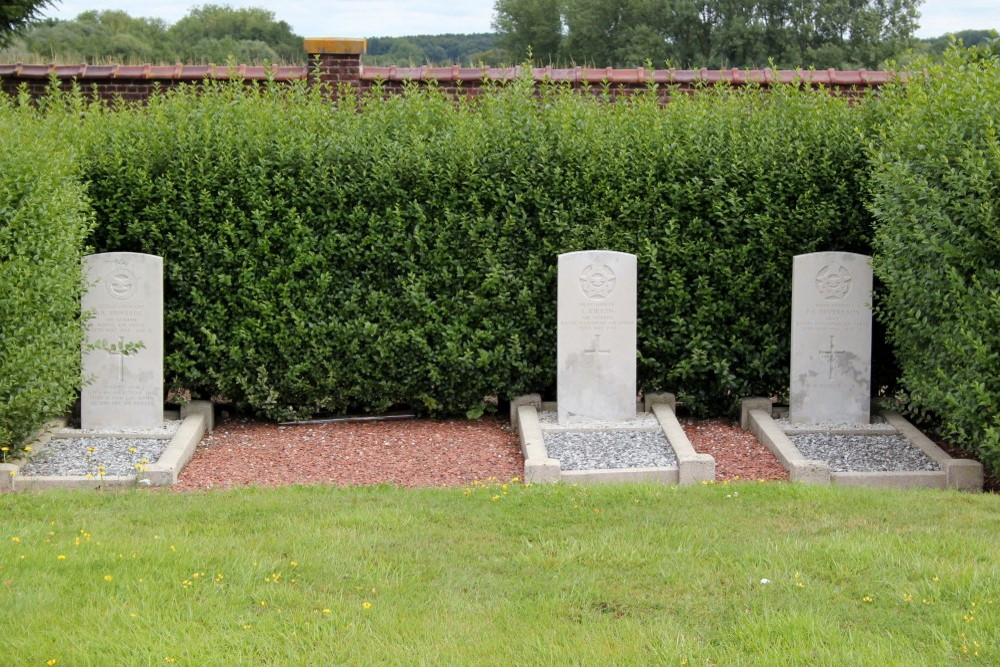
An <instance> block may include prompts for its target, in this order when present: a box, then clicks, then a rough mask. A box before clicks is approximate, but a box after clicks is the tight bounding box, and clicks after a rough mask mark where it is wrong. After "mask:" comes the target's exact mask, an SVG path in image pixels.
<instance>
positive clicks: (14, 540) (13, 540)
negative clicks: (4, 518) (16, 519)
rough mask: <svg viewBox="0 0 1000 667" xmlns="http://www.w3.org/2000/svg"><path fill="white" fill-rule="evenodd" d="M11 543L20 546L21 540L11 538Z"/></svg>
mask: <svg viewBox="0 0 1000 667" xmlns="http://www.w3.org/2000/svg"><path fill="white" fill-rule="evenodd" d="M10 541H11V542H13V543H14V544H20V543H21V538H20V537H18V536H16V535H15V536H14V537H12V538H10Z"/></svg>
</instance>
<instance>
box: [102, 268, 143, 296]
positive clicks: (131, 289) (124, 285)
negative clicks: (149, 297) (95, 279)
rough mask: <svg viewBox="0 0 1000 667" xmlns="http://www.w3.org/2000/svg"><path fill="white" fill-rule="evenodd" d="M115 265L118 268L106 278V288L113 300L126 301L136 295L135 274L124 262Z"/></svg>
mask: <svg viewBox="0 0 1000 667" xmlns="http://www.w3.org/2000/svg"><path fill="white" fill-rule="evenodd" d="M115 263H116V264H117V265H118V266H116V267H115V268H114V269H112V271H111V273H109V274H108V275H107V276H106V277H105V278H104V287H105V288H107V290H108V294H110V295H111V296H112V297H113V298H115V299H118V300H120V301H124V300H125V299H127V298H129V297H130V296H132V295H133V294H135V288H136V279H135V274H134V273H132V270H131V269H129V268H128V266H126V264H125V263H124V262H115Z"/></svg>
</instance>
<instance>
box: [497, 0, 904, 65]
mask: <svg viewBox="0 0 1000 667" xmlns="http://www.w3.org/2000/svg"><path fill="white" fill-rule="evenodd" d="M919 2H920V0H892V1H890V2H885V1H883V0H857V1H853V2H850V3H847V2H839V1H835V0H806V1H803V0H758V1H756V2H734V1H733V0H545V1H544V2H538V1H537V0H497V1H496V4H495V10H496V15H495V18H494V24H493V25H494V28H495V29H496V30H497V31H498V32H499V33H500V39H499V43H500V45H501V46H502V47H503V48H504V50H505V52H506V55H507V57H508V58H511V59H513V60H515V61H517V60H520V59H522V58H524V57H525V55H526V53H527V51H528V48H529V47H530V48H531V49H533V51H534V53H535V55H536V56H540V57H541V59H542V60H543V61H547V60H560V61H562V62H573V63H580V64H584V63H586V64H594V65H597V66H600V67H605V66H617V67H623V66H625V67H637V66H641V65H642V64H643V63H644V62H646V61H647V60H651V61H653V62H654V63H656V64H657V65H659V64H661V63H663V62H669V63H671V64H672V65H674V66H677V67H685V68H687V67H710V68H719V67H723V68H729V67H764V66H767V65H768V63H769V62H773V63H774V64H776V65H777V66H779V67H817V68H828V67H837V68H841V69H851V68H857V67H867V68H874V67H877V66H878V65H879V63H881V62H882V61H884V60H886V59H887V58H890V57H892V56H894V55H896V54H898V53H901V52H903V51H904V50H905V49H906V48H907V47H908V46H910V45H911V43H912V42H913V39H912V35H913V31H914V30H915V29H916V27H917V23H916V19H917V11H916V7H917V5H918V4H919Z"/></svg>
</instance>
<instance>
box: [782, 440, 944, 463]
mask: <svg viewBox="0 0 1000 667" xmlns="http://www.w3.org/2000/svg"><path fill="white" fill-rule="evenodd" d="M789 438H790V439H791V441H792V442H793V443H795V446H796V447H797V448H798V450H799V451H800V452H802V454H803V455H804V456H805V457H806V458H808V459H814V460H819V461H826V462H827V463H829V464H830V470H832V471H834V472H903V471H921V470H940V469H941V468H940V466H938V464H937V463H936V462H935V461H934V460H933V459H932V458H930V457H929V456H927V454H925V453H924V452H923V451H922V450H921V449H920V448H919V447H917V446H916V445H914V444H913V443H911V442H910V441H909V440H907V439H906V437H904V436H902V435H832V434H829V433H799V434H789Z"/></svg>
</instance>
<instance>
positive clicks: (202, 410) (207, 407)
mask: <svg viewBox="0 0 1000 667" xmlns="http://www.w3.org/2000/svg"><path fill="white" fill-rule="evenodd" d="M193 415H201V416H202V417H204V418H205V431H206V432H207V433H211V432H212V431H214V430H215V405H214V404H213V403H212V401H188V402H187V403H184V404H183V405H181V419H186V418H188V417H191V416H193Z"/></svg>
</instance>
